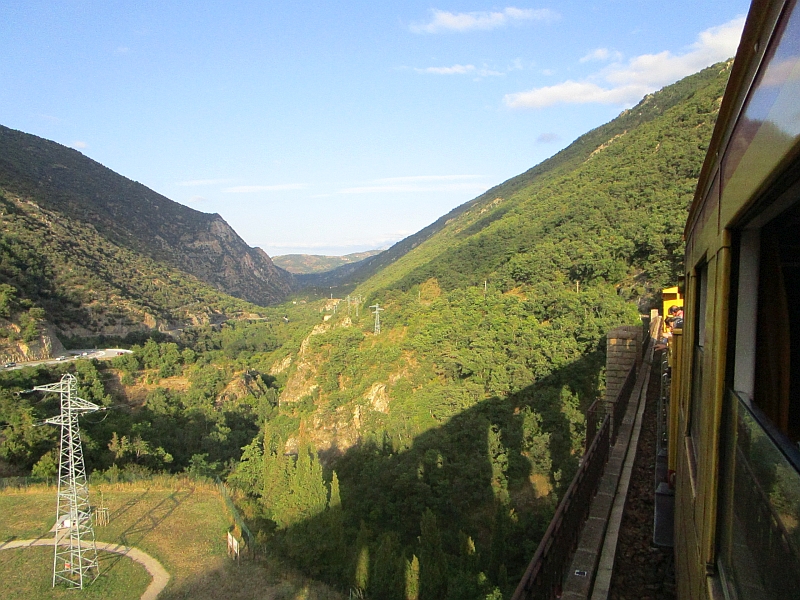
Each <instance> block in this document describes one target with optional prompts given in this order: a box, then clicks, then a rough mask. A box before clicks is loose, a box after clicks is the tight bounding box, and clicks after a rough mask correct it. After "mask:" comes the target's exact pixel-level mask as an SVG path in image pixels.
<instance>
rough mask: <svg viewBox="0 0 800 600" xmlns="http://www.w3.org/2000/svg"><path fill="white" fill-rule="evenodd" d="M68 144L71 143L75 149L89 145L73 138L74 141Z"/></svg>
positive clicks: (81, 148)
mask: <svg viewBox="0 0 800 600" xmlns="http://www.w3.org/2000/svg"><path fill="white" fill-rule="evenodd" d="M70 145H71V146H72V147H73V148H76V149H77V150H83V149H84V148H88V147H89V144H87V143H86V142H82V141H80V140H75V141H74V142H72V144H70Z"/></svg>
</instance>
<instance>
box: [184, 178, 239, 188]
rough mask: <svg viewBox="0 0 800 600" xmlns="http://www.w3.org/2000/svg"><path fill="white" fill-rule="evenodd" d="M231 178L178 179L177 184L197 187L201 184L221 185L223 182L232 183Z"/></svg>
mask: <svg viewBox="0 0 800 600" xmlns="http://www.w3.org/2000/svg"><path fill="white" fill-rule="evenodd" d="M230 182H231V180H230V179H189V180H188V181H178V182H176V183H175V185H179V186H181V187H197V186H201V185H219V184H221V183H230Z"/></svg>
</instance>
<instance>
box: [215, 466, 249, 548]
mask: <svg viewBox="0 0 800 600" xmlns="http://www.w3.org/2000/svg"><path fill="white" fill-rule="evenodd" d="M216 480H217V489H218V490H219V493H220V494H221V495H222V499H223V500H224V501H225V506H227V507H228V511H229V512H230V513H231V516H232V517H233V520H234V522H235V523H236V524H237V525H238V526H239V529H241V531H242V537H243V538H244V540H245V544H246V545H247V548H248V550H249V551H250V552H251V554H252V553H254V552H255V551H256V543H255V538H254V537H253V534H252V533H251V532H250V528H249V527H248V526H247V524H246V523H245V522H244V519H243V518H242V515H241V514H239V509H238V508H236V504H234V502H233V498H231V494H230V491H229V490H228V486H227V485H225V484H224V483H223V482H222V480H220V478H219V477H217V478H216Z"/></svg>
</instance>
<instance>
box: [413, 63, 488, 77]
mask: <svg viewBox="0 0 800 600" xmlns="http://www.w3.org/2000/svg"><path fill="white" fill-rule="evenodd" d="M414 70H415V71H416V72H417V73H433V74H435V75H466V74H468V73H474V72H475V65H453V66H452V67H427V68H425V69H414Z"/></svg>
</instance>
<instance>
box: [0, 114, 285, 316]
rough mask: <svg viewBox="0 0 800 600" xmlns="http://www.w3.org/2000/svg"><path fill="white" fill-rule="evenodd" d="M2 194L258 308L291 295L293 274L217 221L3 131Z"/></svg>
mask: <svg viewBox="0 0 800 600" xmlns="http://www.w3.org/2000/svg"><path fill="white" fill-rule="evenodd" d="M0 190H4V191H5V192H7V193H9V194H11V195H14V196H17V197H20V198H24V199H26V200H30V201H32V202H34V203H35V204H36V205H38V206H39V207H41V208H43V209H46V210H50V211H53V212H55V213H58V214H61V215H64V216H65V217H68V218H69V219H71V220H74V221H76V222H80V223H84V224H86V225H90V226H92V227H93V228H94V229H96V231H97V232H98V233H99V234H100V235H101V236H102V237H103V238H105V239H107V240H109V241H110V242H112V243H114V244H115V245H118V246H120V247H122V248H127V249H129V250H132V251H134V252H136V253H139V254H141V255H143V256H146V257H148V258H150V259H153V260H155V261H158V262H161V263H164V264H166V265H168V266H171V267H173V268H176V269H180V270H181V271H184V272H185V273H189V274H191V275H194V276H195V277H197V278H198V279H199V280H201V281H204V282H206V283H208V284H210V285H211V286H213V287H215V288H216V289H218V290H220V291H223V292H225V293H227V294H230V295H232V296H236V297H238V298H242V299H245V300H248V301H250V302H253V303H255V304H260V305H265V304H269V303H274V302H278V301H280V300H282V299H283V298H284V297H285V296H286V295H287V294H288V293H289V292H290V291H291V289H292V286H293V277H292V275H291V274H289V273H287V272H286V271H284V270H283V269H280V268H278V267H276V266H275V265H274V264H273V263H272V261H271V260H270V258H269V256H267V254H266V253H265V252H264V251H263V250H261V249H260V248H251V247H249V246H248V245H247V244H246V243H245V242H244V241H243V240H242V239H241V238H240V237H239V236H238V235H237V233H236V232H235V231H234V230H233V229H232V228H231V227H230V225H228V224H227V223H226V222H225V220H224V219H223V218H222V217H220V216H219V215H218V214H207V213H202V212H199V211H196V210H194V209H191V208H188V207H186V206H183V205H181V204H178V203H177V202H173V201H172V200H170V199H168V198H166V197H164V196H162V195H161V194H158V193H156V192H154V191H153V190H151V189H149V188H147V187H145V186H143V185H142V184H140V183H137V182H135V181H131V180H130V179H127V178H125V177H123V176H121V175H118V174H117V173H115V172H114V171H111V170H110V169H108V168H106V167H104V166H103V165H101V164H99V163H97V162H95V161H94V160H92V159H90V158H87V157H86V156H84V155H83V154H81V153H80V152H78V151H77V150H73V149H71V148H67V147H65V146H62V145H60V144H57V143H55V142H51V141H48V140H45V139H42V138H40V137H37V136H34V135H30V134H26V133H22V132H20V131H15V130H13V129H9V128H7V127H3V126H0Z"/></svg>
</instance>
